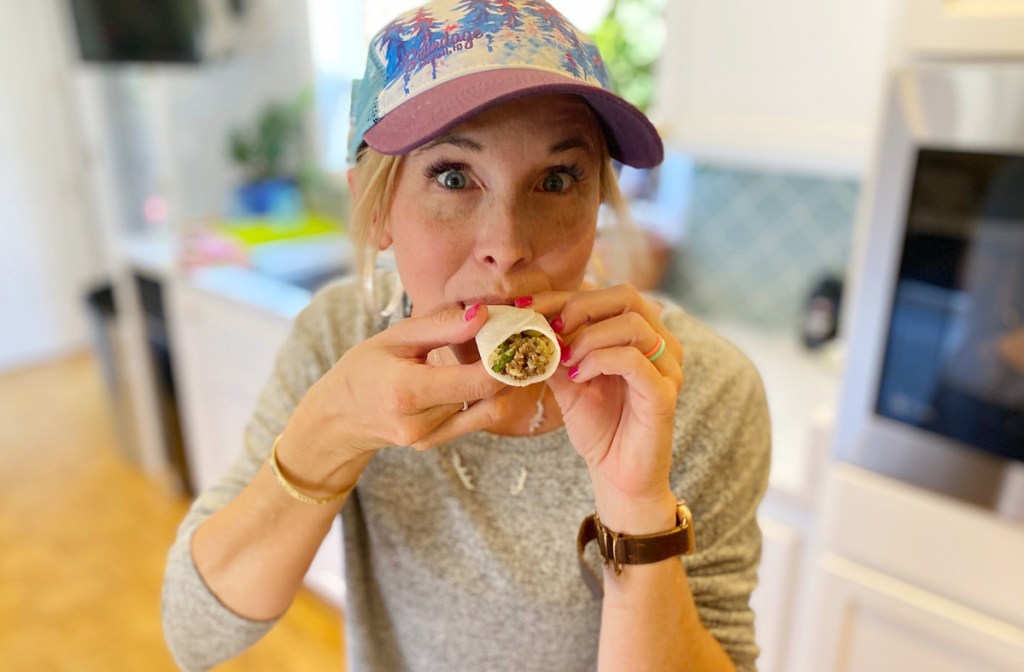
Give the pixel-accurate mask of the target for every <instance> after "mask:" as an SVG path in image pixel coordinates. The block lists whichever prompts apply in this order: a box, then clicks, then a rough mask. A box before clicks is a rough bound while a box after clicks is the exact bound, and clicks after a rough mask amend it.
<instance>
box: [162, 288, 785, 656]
mask: <svg viewBox="0 0 1024 672" xmlns="http://www.w3.org/2000/svg"><path fill="white" fill-rule="evenodd" d="M357 291H358V290H357V287H356V285H355V283H354V282H347V281H345V282H340V283H336V284H333V285H330V286H328V287H326V288H324V289H323V290H321V291H320V292H318V293H317V294H316V295H315V296H314V298H313V300H312V302H311V304H310V305H309V306H308V307H307V308H306V309H305V310H304V311H303V312H302V313H301V314H300V316H299V317H298V318H297V320H296V323H295V326H294V328H293V330H292V332H291V335H290V336H289V338H288V340H287V342H286V343H285V345H284V346H283V348H282V350H281V352H280V353H279V355H278V359H277V363H276V368H275V371H274V374H273V375H272V377H271V380H270V381H269V382H268V383H267V386H266V388H265V389H264V391H263V393H262V395H261V397H260V400H259V402H258V405H257V408H256V410H255V413H254V415H253V417H252V420H251V422H250V423H249V425H248V427H247V428H246V434H245V445H244V449H243V451H242V453H241V455H240V456H239V457H238V459H237V460H236V462H235V463H234V465H233V467H232V468H231V470H230V471H229V473H228V474H227V475H226V476H225V477H224V478H223V480H222V481H221V482H220V483H219V484H218V485H217V486H215V487H213V488H211V489H209V490H208V491H206V492H204V493H202V495H201V496H200V497H199V498H197V499H196V501H195V502H194V503H193V505H192V508H191V510H190V511H189V513H188V515H187V516H186V518H185V520H184V522H183V523H182V525H181V528H180V530H179V532H178V538H177V541H176V543H175V544H174V546H173V547H172V548H171V551H170V555H169V558H168V564H167V572H166V577H165V581H164V592H163V619H164V629H165V633H166V637H167V641H168V643H169V645H170V648H171V650H172V652H173V654H174V656H175V658H176V660H177V661H178V663H179V665H180V666H181V667H182V668H183V669H185V670H190V671H191V670H205V669H208V668H209V667H211V666H213V665H216V664H217V663H219V662H221V661H224V660H226V659H228V658H230V657H232V656H234V655H236V654H237V653H239V652H241V651H242V650H244V649H245V648H247V647H249V646H250V645H252V644H253V643H254V642H256V641H257V640H258V639H259V638H260V637H261V636H263V634H264V633H266V632H267V631H268V630H269V629H270V628H271V627H272V626H273V622H257V621H251V620H248V619H245V618H242V617H240V616H238V615H237V614H234V613H233V612H231V611H230V610H229V609H228V608H226V607H225V606H224V605H223V604H221V603H220V602H219V601H218V600H217V598H216V597H215V596H214V595H213V594H212V593H211V592H210V590H209V589H208V588H207V587H206V585H205V583H204V582H203V579H202V577H201V576H200V575H199V573H198V571H197V570H196V567H195V564H194V563H193V561H192V557H191V554H190V551H189V548H190V542H191V537H192V534H193V532H194V531H195V529H196V527H197V526H198V525H199V524H200V523H201V522H202V521H203V520H204V519H205V518H206V517H208V516H210V515H211V514H213V513H214V512H216V511H217V510H219V509H220V508H221V507H223V506H225V505H226V504H227V503H228V502H229V501H231V499H232V498H234V497H235V496H236V495H237V494H238V493H239V491H241V490H242V489H243V488H244V487H245V485H246V484H247V483H248V482H249V481H250V480H251V479H252V478H253V476H254V474H255V473H256V472H257V470H258V469H259V468H260V466H261V464H262V463H263V462H264V461H265V460H266V459H267V456H268V455H269V454H270V448H271V444H272V442H273V440H274V437H275V436H276V435H277V434H278V433H279V432H280V431H281V430H282V429H283V428H284V425H285V423H286V422H287V420H288V418H289V416H290V415H291V413H292V410H293V409H294V408H295V406H296V405H297V404H298V402H299V400H300V399H301V398H302V396H303V395H304V394H305V392H306V390H307V389H308V388H309V387H310V386H311V385H312V384H313V383H314V382H315V381H316V380H317V379H319V378H320V377H321V376H322V375H323V374H324V373H326V372H327V370H328V369H329V368H330V367H331V365H333V363H334V362H335V361H337V360H338V359H339V358H340V357H341V356H342V354H344V352H345V351H346V350H347V349H348V348H350V347H351V346H352V345H354V344H355V343H358V342H359V341H360V340H362V339H364V338H365V337H366V336H367V335H368V334H369V332H368V330H367V329H366V327H365V320H364V319H362V318H361V317H360V315H361V312H360V311H359V309H358V300H357ZM380 291H381V292H382V293H383V292H384V291H386V287H381V289H380ZM662 320H663V321H664V323H665V324H666V325H667V326H668V327H669V328H670V329H671V330H672V331H673V332H674V333H675V334H676V336H677V337H678V338H679V340H680V341H681V342H682V344H683V347H684V349H685V358H684V359H685V363H684V369H685V371H684V373H685V381H686V382H685V384H684V387H683V390H682V392H681V393H680V396H679V403H678V411H677V414H676V426H675V450H674V457H673V464H672V473H671V485H672V489H673V491H674V492H675V493H676V494H677V495H678V496H679V497H685V498H686V499H687V500H688V501H689V503H690V505H691V508H692V510H693V513H694V529H695V532H696V537H697V553H696V554H695V555H692V556H688V557H685V558H683V559H682V562H683V564H684V566H685V568H686V573H687V576H688V578H689V583H690V587H691V589H692V591H693V596H694V600H695V601H696V605H697V609H698V612H699V614H700V617H701V620H702V621H703V623H704V625H705V626H706V627H707V628H708V629H709V630H710V631H711V633H712V634H713V635H714V636H715V637H716V638H717V639H718V640H719V641H720V642H721V643H722V645H723V647H724V648H725V649H726V651H727V652H728V653H729V654H730V656H732V658H733V660H734V661H735V663H736V665H737V667H738V668H739V669H740V670H744V671H745V670H754V669H755V659H756V657H757V654H758V648H757V645H756V644H755V642H754V629H753V620H754V615H753V612H752V611H751V609H750V604H749V600H750V593H751V591H752V590H753V589H754V586H755V585H756V582H757V566H758V561H759V559H760V551H761V534H760V530H759V529H758V526H757V521H756V517H755V514H756V511H757V507H758V504H759V503H760V500H761V497H762V495H763V493H764V489H765V487H766V485H767V480H768V469H769V459H770V458H769V455H770V430H769V421H768V411H767V404H766V402H765V398H764V392H763V388H762V385H761V381H760V378H759V376H758V374H757V372H756V370H755V369H754V367H753V365H752V364H751V363H750V361H749V360H748V359H747V358H746V357H745V356H743V355H742V354H741V353H740V352H739V351H738V350H737V349H736V348H734V347H733V346H732V345H731V344H729V343H728V342H727V341H725V340H724V339H722V338H721V337H719V336H717V335H716V334H714V333H713V332H711V331H710V330H709V329H708V328H707V327H705V326H703V325H702V324H701V323H699V322H698V321H696V320H695V319H694V318H692V317H690V316H689V315H687V314H686V313H685V312H684V311H683V310H682V309H680V308H678V307H677V306H673V305H667V307H666V308H665V310H664V311H663V314H662ZM593 511H594V499H593V493H592V490H591V484H590V479H589V476H588V474H587V470H586V466H585V464H584V463H583V461H582V459H581V458H580V457H579V456H578V455H577V453H576V452H575V450H573V448H572V446H571V445H570V443H569V441H568V438H567V436H566V433H565V430H564V428H563V429H559V430H555V431H552V432H549V433H546V434H543V435H539V436H528V437H505V436H496V435H492V434H488V433H486V432H476V433H473V434H469V435H466V436H462V437H460V438H458V439H456V440H453V441H451V442H450V443H448V444H446V445H442V446H439V447H437V448H435V449H433V450H430V451H427V452H423V453H421V452H417V451H414V450H412V449H409V448H404V447H397V448H388V449H384V450H381V451H379V452H378V453H377V454H376V455H375V456H374V458H373V459H372V460H371V461H370V464H369V466H368V467H367V468H366V470H365V471H364V473H363V475H362V477H361V479H360V481H359V486H358V488H357V489H356V491H355V493H354V495H353V496H352V497H351V498H350V500H349V501H348V503H347V504H346V506H345V508H344V510H343V511H342V526H343V530H344V559H345V579H346V585H347V603H346V605H345V626H346V648H347V652H348V668H347V669H348V671H349V672H405V671H409V672H438V671H444V672H458V671H461V670H466V671H474V672H476V671H482V670H488V671H492V670H516V671H517V672H530V671H537V672H542V671H543V672H556V671H557V672H575V671H579V672H583V671H584V670H589V671H592V670H594V669H595V667H596V660H597V644H598V635H599V630H600V625H601V603H600V600H599V599H595V598H594V597H593V596H592V595H591V593H590V592H589V590H588V589H587V587H586V585H585V584H584V582H583V580H582V579H581V577H580V569H579V564H578V561H577V558H576V546H575V542H576V532H577V529H578V527H579V524H580V521H581V520H582V519H583V518H584V517H585V516H587V515H589V514H591V513H593ZM594 546H596V544H591V548H590V549H588V552H589V553H590V555H589V560H590V563H591V566H593V567H595V568H598V571H599V568H600V559H599V558H598V557H597V554H596V549H594V548H593V547H594ZM599 573H600V572H599ZM253 589H254V590H258V589H259V587H258V586H254V587H253ZM339 667H340V661H339Z"/></svg>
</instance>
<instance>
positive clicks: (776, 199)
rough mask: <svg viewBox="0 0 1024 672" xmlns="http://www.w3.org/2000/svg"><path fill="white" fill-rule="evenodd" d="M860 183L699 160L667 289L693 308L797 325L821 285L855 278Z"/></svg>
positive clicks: (783, 326)
mask: <svg viewBox="0 0 1024 672" xmlns="http://www.w3.org/2000/svg"><path fill="white" fill-rule="evenodd" d="M859 191H860V183H859V182H857V181H856V180H846V179H835V178H827V177H806V176H802V175H785V174H778V173H766V172H759V171H753V170H737V169H733V168H723V167H719V166H712V165H706V164H698V165H697V168H696V173H695V175H694V181H693V195H692V201H691V203H690V210H689V218H688V221H687V223H686V234H685V237H684V242H682V243H681V244H680V245H679V246H678V250H677V252H676V254H675V257H674V259H673V261H672V264H671V266H670V268H669V269H668V273H667V276H666V279H665V282H664V285H663V288H664V289H665V291H667V292H668V293H669V294H671V295H672V296H673V297H675V299H676V300H678V301H679V302H680V303H681V304H682V305H683V306H684V307H686V308H687V309H688V310H689V311H690V312H692V313H694V314H696V315H698V316H701V317H704V318H708V319H717V320H728V321H742V322H744V323H747V324H751V325H755V326H759V327H763V328H765V329H770V330H796V329H798V328H799V324H800V315H801V311H802V309H803V305H804V302H805V300H806V298H807V295H808V293H809V292H810V291H811V289H812V286H813V285H814V284H815V283H816V282H817V281H818V280H819V279H820V278H821V277H822V276H823V275H824V274H827V273H833V274H838V275H839V276H840V277H842V276H843V275H844V274H845V271H846V266H847V263H848V262H849V257H850V246H851V235H852V232H853V222H854V218H855V211H856V208H857V198H858V194H859Z"/></svg>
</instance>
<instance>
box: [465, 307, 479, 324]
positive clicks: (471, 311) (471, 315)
mask: <svg viewBox="0 0 1024 672" xmlns="http://www.w3.org/2000/svg"><path fill="white" fill-rule="evenodd" d="M478 310H480V304H479V303H474V304H473V305H472V306H470V307H469V308H467V309H466V314H465V315H463V319H465V320H466V322H469V321H470V320H472V319H473V318H474V317H476V313H477V311H478Z"/></svg>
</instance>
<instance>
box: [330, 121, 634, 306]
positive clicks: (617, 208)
mask: <svg viewBox="0 0 1024 672" xmlns="http://www.w3.org/2000/svg"><path fill="white" fill-rule="evenodd" d="M599 151H601V153H602V154H603V159H602V161H601V174H600V188H601V203H603V204H604V205H606V206H608V208H609V209H610V210H611V212H612V213H613V214H614V218H615V224H616V228H617V229H621V230H623V231H631V230H632V229H633V224H632V220H631V218H630V216H629V208H628V206H627V205H626V201H625V199H624V198H623V197H622V192H621V191H620V190H619V182H618V176H617V175H616V174H615V168H614V166H613V165H612V161H611V157H610V156H609V154H608V147H607V144H606V143H605V141H604V135H603V134H602V135H601V147H600V150H599ZM404 158H405V156H404V155H398V156H389V155H386V154H381V153H380V152H377V151H376V150H374V149H372V148H370V147H365V146H364V147H363V148H362V149H361V150H360V151H359V154H358V155H357V158H356V165H355V168H354V173H353V180H354V182H355V185H356V191H357V196H356V198H355V199H354V200H353V202H352V210H351V214H350V217H349V235H350V237H351V239H352V243H353V247H354V248H355V253H356V269H357V272H358V273H359V277H360V279H361V281H362V287H363V302H364V308H365V309H366V310H368V311H374V310H376V307H375V305H374V303H375V298H374V297H375V286H374V284H375V283H374V274H375V270H376V264H377V252H378V250H379V249H380V243H381V237H382V233H383V231H384V226H385V225H386V223H387V219H388V217H389V216H390V212H391V201H392V198H393V196H394V191H395V181H396V179H397V177H398V170H399V168H400V167H401V165H402V160H403V159H404ZM594 265H596V266H598V269H597V274H598V275H599V276H600V275H604V272H603V269H602V268H601V267H602V266H603V264H601V263H600V262H597V263H596V264H594Z"/></svg>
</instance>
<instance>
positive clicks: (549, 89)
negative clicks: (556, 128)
mask: <svg viewBox="0 0 1024 672" xmlns="http://www.w3.org/2000/svg"><path fill="white" fill-rule="evenodd" d="M544 93H548V94H550V93H565V94H575V95H578V96H581V97H582V98H583V99H584V100H585V101H586V102H587V103H588V104H589V105H590V107H591V109H593V110H594V112H595V113H596V114H597V116H598V118H599V119H600V121H601V123H602V126H603V127H604V131H605V136H606V138H607V141H608V148H609V152H610V153H611V156H612V158H615V159H617V160H619V161H621V162H622V163H625V164H627V165H630V166H633V167H635V168H651V167H653V166H656V165H658V164H659V163H661V160H662V158H663V156H664V148H663V146H662V142H661V138H660V137H659V136H658V132H657V130H655V128H654V125H653V124H651V122H650V121H649V120H648V119H647V117H646V116H645V115H644V113H643V112H641V111H640V110H638V109H637V108H636V107H634V106H633V105H631V104H630V103H628V102H626V101H625V100H623V99H622V98H621V97H619V96H618V95H616V94H615V92H614V91H612V89H611V84H610V81H609V79H608V74H607V72H606V70H605V66H604V61H603V60H602V58H601V54H600V53H599V52H598V50H597V47H596V46H595V45H594V43H593V41H591V40H590V39H589V38H588V37H587V36H586V35H584V34H583V33H581V32H580V31H578V30H577V29H576V28H575V26H573V25H572V23H570V22H569V20H568V19H566V18H565V17H564V16H563V15H562V14H560V13H559V12H558V10H556V9H555V8H554V7H552V6H551V5H550V4H549V3H547V2H544V1H543V0H434V2H428V3H426V4H424V5H422V6H420V7H419V8H418V9H414V10H411V11H409V12H406V13H404V14H401V15H400V16H398V17H397V18H395V19H394V20H393V21H391V22H390V23H388V24H387V25H386V26H384V27H383V28H382V29H381V30H380V31H379V32H378V33H377V34H376V35H375V36H374V37H373V38H372V39H371V40H370V47H369V50H368V55H367V59H366V72H365V74H364V76H363V78H362V79H360V80H356V81H355V82H354V84H353V91H352V115H351V124H352V125H351V131H350V135H349V147H348V160H349V162H350V163H355V160H356V153H357V152H358V150H359V148H360V147H361V146H362V145H363V143H366V144H367V145H369V146H370V147H372V148H373V149H375V150H377V151H378V152H380V153H382V154H392V155H394V154H405V153H408V152H410V151H412V150H414V149H416V148H417V147H419V146H421V145H423V144H425V143H427V142H429V141H430V140H433V139H434V138H436V137H438V136H439V135H441V134H443V133H445V132H447V131H449V130H451V129H452V128H453V127H455V126H457V125H459V124H460V123H462V122H463V121H466V120H467V119H469V118H471V117H473V116H474V115H476V114H478V113H480V112H482V111H484V110H486V109H489V108H491V107H494V106H496V105H500V104H502V103H505V102H508V101H512V100H516V99H518V98H522V97H525V96H530V95H537V94H544Z"/></svg>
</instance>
